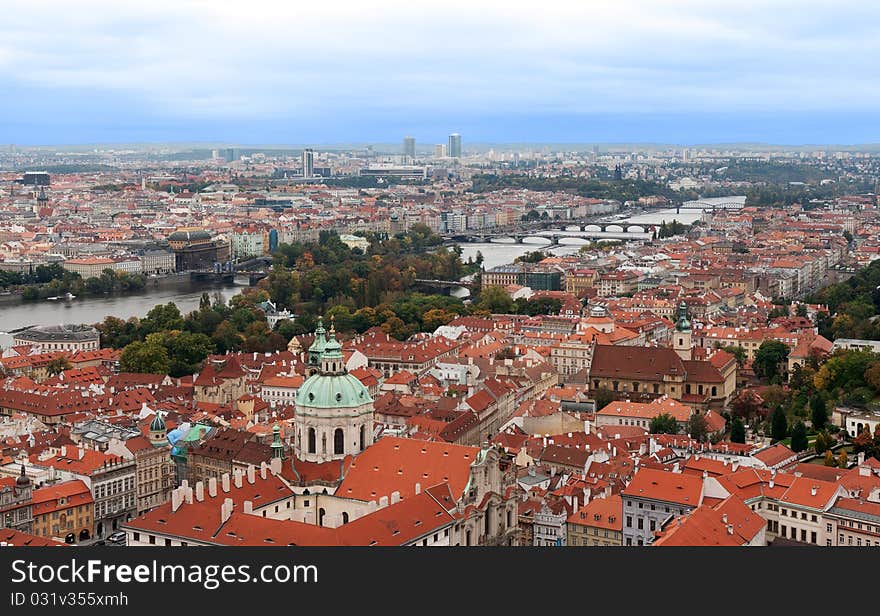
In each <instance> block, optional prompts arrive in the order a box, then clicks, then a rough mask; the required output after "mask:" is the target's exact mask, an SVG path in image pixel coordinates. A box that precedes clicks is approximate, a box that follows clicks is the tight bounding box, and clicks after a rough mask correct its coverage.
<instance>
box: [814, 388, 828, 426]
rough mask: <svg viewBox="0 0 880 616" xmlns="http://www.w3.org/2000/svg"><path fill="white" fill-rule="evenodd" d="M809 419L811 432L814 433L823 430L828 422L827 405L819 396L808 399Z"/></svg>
mask: <svg viewBox="0 0 880 616" xmlns="http://www.w3.org/2000/svg"><path fill="white" fill-rule="evenodd" d="M810 419H811V421H812V424H813V430H816V431H819V430H822V429H824V428H825V424H826V423H827V422H828V405H827V403H826V402H825V398H823V397H822V395H821V394H815V395H814V396H813V397H812V398H810Z"/></svg>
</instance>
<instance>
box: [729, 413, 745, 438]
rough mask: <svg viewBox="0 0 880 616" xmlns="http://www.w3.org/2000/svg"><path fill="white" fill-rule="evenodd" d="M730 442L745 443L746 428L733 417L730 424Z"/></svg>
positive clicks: (739, 420)
mask: <svg viewBox="0 0 880 616" xmlns="http://www.w3.org/2000/svg"><path fill="white" fill-rule="evenodd" d="M730 440H731V442H733V443H745V442H746V427H745V424H743V422H742V420H741V419H740V418H739V417H734V418H733V421H732V422H731V424H730Z"/></svg>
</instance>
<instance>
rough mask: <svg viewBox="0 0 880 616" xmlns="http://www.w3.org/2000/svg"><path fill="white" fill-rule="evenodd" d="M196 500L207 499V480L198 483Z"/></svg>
mask: <svg viewBox="0 0 880 616" xmlns="http://www.w3.org/2000/svg"><path fill="white" fill-rule="evenodd" d="M196 500H197V501H199V502H202V501H203V500H205V482H203V481H200V482H198V483H197V484H196Z"/></svg>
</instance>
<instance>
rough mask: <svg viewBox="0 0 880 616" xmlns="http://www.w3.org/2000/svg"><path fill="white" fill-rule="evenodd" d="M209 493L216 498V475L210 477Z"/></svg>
mask: <svg viewBox="0 0 880 616" xmlns="http://www.w3.org/2000/svg"><path fill="white" fill-rule="evenodd" d="M208 494H209V495H210V496H211V498H214V497H215V496H217V478H216V477H211V478H210V479H208Z"/></svg>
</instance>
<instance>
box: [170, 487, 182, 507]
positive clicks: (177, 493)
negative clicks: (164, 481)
mask: <svg viewBox="0 0 880 616" xmlns="http://www.w3.org/2000/svg"><path fill="white" fill-rule="evenodd" d="M182 496H183V495H182V493H181V488H175V489H174V490H171V511H177V510H178V509H180V503H181V501H182V500H183V498H182Z"/></svg>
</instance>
